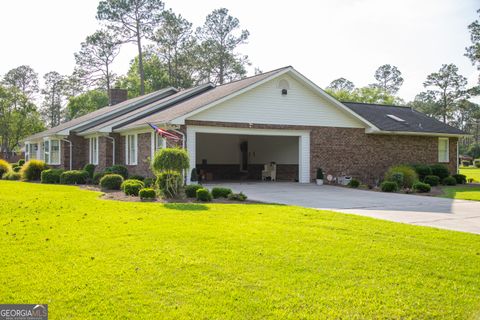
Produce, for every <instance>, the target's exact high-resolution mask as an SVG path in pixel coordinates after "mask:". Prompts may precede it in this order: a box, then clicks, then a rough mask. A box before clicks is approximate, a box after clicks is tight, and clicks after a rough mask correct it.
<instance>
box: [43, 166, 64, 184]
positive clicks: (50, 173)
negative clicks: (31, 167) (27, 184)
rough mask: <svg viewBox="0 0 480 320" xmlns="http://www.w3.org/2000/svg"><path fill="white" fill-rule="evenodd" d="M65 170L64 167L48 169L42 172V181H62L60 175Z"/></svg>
mask: <svg viewBox="0 0 480 320" xmlns="http://www.w3.org/2000/svg"><path fill="white" fill-rule="evenodd" d="M63 172H64V170H63V169H47V170H43V171H42V173H41V174H40V181H41V182H42V183H60V175H61V174H62V173H63Z"/></svg>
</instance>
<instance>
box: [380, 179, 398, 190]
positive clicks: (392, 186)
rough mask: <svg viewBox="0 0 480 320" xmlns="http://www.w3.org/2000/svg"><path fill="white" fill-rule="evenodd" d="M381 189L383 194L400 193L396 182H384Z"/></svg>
mask: <svg viewBox="0 0 480 320" xmlns="http://www.w3.org/2000/svg"><path fill="white" fill-rule="evenodd" d="M380 188H381V189H382V191H383V192H395V191H398V184H397V183H396V182H394V181H383V182H382V184H381V185H380Z"/></svg>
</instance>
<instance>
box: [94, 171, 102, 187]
mask: <svg viewBox="0 0 480 320" xmlns="http://www.w3.org/2000/svg"><path fill="white" fill-rule="evenodd" d="M104 175H105V172H95V173H94V174H93V184H99V183H100V179H102V178H103V176H104Z"/></svg>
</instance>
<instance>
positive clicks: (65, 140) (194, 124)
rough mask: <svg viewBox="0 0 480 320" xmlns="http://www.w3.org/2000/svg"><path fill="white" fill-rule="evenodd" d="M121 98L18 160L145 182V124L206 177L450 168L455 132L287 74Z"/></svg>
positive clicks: (150, 134) (154, 142)
mask: <svg viewBox="0 0 480 320" xmlns="http://www.w3.org/2000/svg"><path fill="white" fill-rule="evenodd" d="M112 98H113V100H117V102H118V99H120V100H121V99H124V100H125V101H121V102H118V103H116V104H114V105H112V106H108V107H104V108H102V109H99V110H97V111H94V112H92V113H89V114H87V115H84V116H82V117H79V118H76V119H73V120H71V121H69V122H66V123H63V124H61V125H59V126H57V127H55V128H51V129H48V130H46V131H44V132H41V133H38V134H35V135H32V136H30V137H28V138H27V139H26V140H25V148H26V158H27V159H35V158H36V159H43V160H45V162H46V163H47V164H49V165H51V166H58V167H62V168H65V169H80V168H82V167H83V166H84V165H85V164H87V163H93V164H95V165H96V166H97V170H102V169H104V168H105V167H107V166H111V165H112V164H122V165H125V166H127V168H128V169H129V172H130V173H131V174H138V175H144V176H152V173H151V172H150V168H149V166H150V161H151V158H152V156H153V154H154V152H155V150H158V149H160V148H164V147H165V146H166V145H168V144H167V142H166V141H165V140H164V139H163V138H162V137H160V136H158V135H157V134H156V133H155V132H154V130H153V129H152V128H151V127H150V125H149V124H153V125H155V126H157V127H159V128H163V129H165V130H169V131H170V132H172V133H175V134H177V135H179V136H181V137H182V142H181V143H180V145H181V146H183V147H185V148H186V149H187V150H188V153H189V156H190V166H191V168H194V167H196V168H197V169H199V170H202V171H203V172H206V173H207V177H208V178H209V179H213V180H235V179H257V180H259V179H260V178H261V171H262V169H263V168H264V165H265V164H269V163H271V162H275V163H276V168H277V173H276V174H277V180H289V181H299V182H301V183H308V182H311V181H313V180H314V179H315V175H316V171H317V168H322V169H323V171H324V172H325V173H326V174H327V175H332V176H333V177H341V176H344V175H348V176H353V177H356V178H358V179H360V180H361V181H362V182H366V183H369V182H373V181H376V180H378V179H379V178H381V177H382V175H383V173H384V172H385V171H386V169H387V168H388V167H389V166H391V165H394V164H401V163H411V164H413V163H424V164H433V163H444V164H445V165H447V166H448V167H449V168H450V170H451V171H452V172H456V170H457V165H458V146H457V142H458V138H459V137H461V136H463V135H464V133H463V132H462V131H460V130H458V129H456V128H453V127H451V126H448V125H446V124H444V123H442V122H439V121H437V120H435V119H433V118H430V117H427V116H426V115H424V114H422V113H420V112H418V111H415V110H412V109H411V108H407V107H394V106H383V105H375V104H362V103H349V102H340V101H337V100H336V99H334V98H333V97H331V96H330V95H328V94H327V93H325V92H324V91H323V90H322V89H320V88H319V87H318V86H317V85H316V84H315V83H313V82H312V81H310V80H309V79H307V78H306V77H305V76H303V75H302V74H300V73H299V72H298V71H296V70H295V69H294V68H292V67H290V66H289V67H285V68H281V69H277V70H273V71H270V72H266V73H263V74H259V75H255V76H252V77H249V78H245V79H242V80H238V81H233V82H231V83H227V84H223V85H218V86H215V85H213V84H210V83H209V84H204V85H200V86H197V87H195V88H191V89H187V90H182V91H179V90H177V89H175V88H167V89H163V90H160V91H157V92H153V93H150V94H147V95H144V96H142V97H138V98H134V99H130V100H126V94H125V92H124V91H121V90H119V89H114V90H113V91H112Z"/></svg>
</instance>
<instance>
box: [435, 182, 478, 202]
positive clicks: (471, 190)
mask: <svg viewBox="0 0 480 320" xmlns="http://www.w3.org/2000/svg"><path fill="white" fill-rule="evenodd" d="M442 191H443V194H442V195H441V197H444V198H452V199H463V200H476V201H480V186H478V185H477V186H471V185H457V186H454V187H442Z"/></svg>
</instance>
